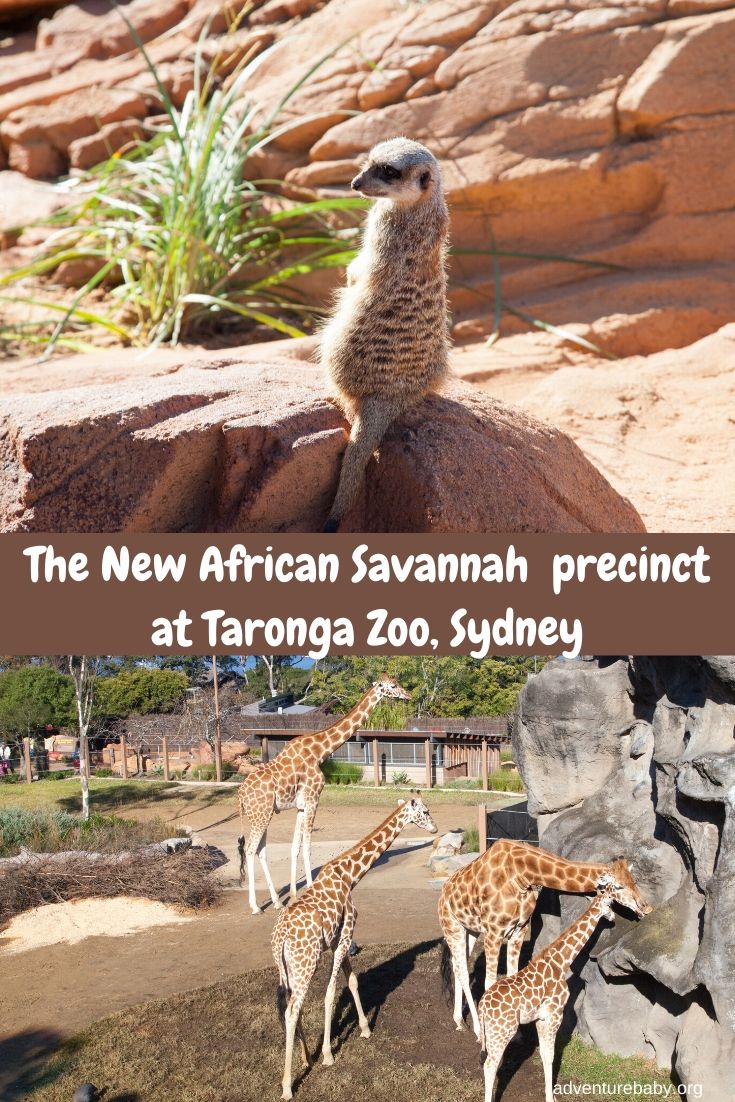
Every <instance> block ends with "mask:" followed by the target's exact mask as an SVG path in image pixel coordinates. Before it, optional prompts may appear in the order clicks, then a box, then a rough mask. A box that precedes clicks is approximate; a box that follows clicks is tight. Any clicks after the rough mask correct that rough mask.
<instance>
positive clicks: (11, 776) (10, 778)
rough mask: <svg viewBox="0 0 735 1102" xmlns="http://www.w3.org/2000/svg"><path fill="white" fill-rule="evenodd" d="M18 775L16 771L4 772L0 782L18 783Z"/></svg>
mask: <svg viewBox="0 0 735 1102" xmlns="http://www.w3.org/2000/svg"><path fill="white" fill-rule="evenodd" d="M19 783H20V777H19V776H18V774H17V773H6V774H5V776H1V777H0V784H19Z"/></svg>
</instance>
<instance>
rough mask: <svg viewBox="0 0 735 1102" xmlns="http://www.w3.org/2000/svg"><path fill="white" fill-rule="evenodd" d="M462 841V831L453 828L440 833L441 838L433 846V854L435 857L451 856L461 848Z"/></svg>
mask: <svg viewBox="0 0 735 1102" xmlns="http://www.w3.org/2000/svg"><path fill="white" fill-rule="evenodd" d="M463 842H464V831H463V830H455V831H450V832H449V833H448V834H442V836H441V838H440V839H439V840H438V841H437V843H436V845H435V846H434V856H436V857H451V856H453V855H454V854H456V853H459V851H460V850H461V848H462V843H463Z"/></svg>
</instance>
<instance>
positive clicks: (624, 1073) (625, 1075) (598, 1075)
mask: <svg viewBox="0 0 735 1102" xmlns="http://www.w3.org/2000/svg"><path fill="white" fill-rule="evenodd" d="M557 1078H558V1082H560V1083H564V1082H567V1081H569V1080H572V1081H573V1082H580V1083H644V1084H650V1083H664V1084H666V1085H668V1084H669V1083H671V1076H670V1075H669V1073H668V1072H666V1071H663V1070H662V1069H661V1068H658V1067H656V1065H655V1064H654V1062H653V1061H652V1060H646V1059H645V1057H643V1056H614V1055H611V1054H609V1053H606V1052H600V1050H599V1049H597V1048H593V1047H592V1045H586V1044H585V1043H584V1041H582V1040H580V1038H579V1037H577V1036H574V1037H570V1038H569V1039H568V1040H567V1041H566V1043H565V1044H564V1046H563V1049H562V1053H561V1062H560V1064H559V1072H558V1077H557Z"/></svg>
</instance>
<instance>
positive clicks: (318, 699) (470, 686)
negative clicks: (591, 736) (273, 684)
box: [307, 655, 543, 723]
mask: <svg viewBox="0 0 735 1102" xmlns="http://www.w3.org/2000/svg"><path fill="white" fill-rule="evenodd" d="M538 664H543V662H542V660H537V665H538ZM533 668H534V659H533V658H524V657H515V656H513V657H508V658H486V659H483V660H481V661H478V660H477V659H473V658H469V657H467V656H464V655H456V656H449V657H443V658H441V657H435V656H426V655H415V656H414V655H405V656H399V657H391V658H380V657H358V656H353V655H349V656H347V657H344V656H340V657H330V658H325V659H324V660H323V661H322V663H321V665H320V668H319V669H318V670H316V671H314V675H313V677H312V682H311V687H310V690H309V692H308V694H307V699H308V702H309V703H311V704H328V703H332V702H337V704H338V705H339V708H340V710H345V711H346V710H347V709H349V708H351V707H353V705H354V704H356V703H357V701H358V700H359V698H360V697H361V696H362V694H363V693H364V692H365V689H366V688H367V686H368V685H369V684H371V683H372V682H373V681H376V680H377V678H378V677H379V676H380V673H381V671H382V670H383V669H387V671H388V673H389V674H390V675H391V676H392V677H395V678H396V679H397V680H398V681H399V682H400V684H401V685H403V687H404V688H405V689H407V690H408V691H409V692H410V693H411V700H410V702H408V703H407V705H406V706H405V715H406V716H407V717H408V716H417V717H419V716H424V715H434V716H446V717H449V716H457V717H459V716H469V715H508V714H509V713H510V712H512V710H513V708H514V706H515V702H516V699H517V697H518V694H519V692H520V691H521V689H522V688H523V686H524V685H525V683H526V680H527V678H528V674H529V672H531V671H532V670H533ZM382 707H383V706H382V705H381V706H380V708H382ZM396 715H397V712H396V709H395V707H393V708H392V709H391V712H390V717H391V720H392V721H393V722H395V720H396ZM381 717H382V712H381V711H380V709H376V711H375V713H374V719H375V722H376V723H379V722H380V720H381Z"/></svg>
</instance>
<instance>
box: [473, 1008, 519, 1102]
mask: <svg viewBox="0 0 735 1102" xmlns="http://www.w3.org/2000/svg"><path fill="white" fill-rule="evenodd" d="M493 1009H495V1012H496V1013H497V1008H491V1007H490V1005H489V1004H488V1003H487V999H486V998H484V999H482V1000H480V1030H481V1037H480V1039H481V1041H482V1047H483V1049H484V1051H485V1063H484V1064H483V1068H482V1073H483V1076H484V1079H485V1102H492V1100H493V1090H494V1088H495V1077H496V1075H497V1074H498V1068H499V1067H500V1062H501V1060H502V1059H503V1053H504V1052H505V1050H506V1048H507V1047H508V1042H509V1041H510V1039H511V1037H512V1036H513V1034H514V1033H515V1030H516V1028H517V1025H518V1022H517V1019H516V1018H515V1016H514V1017H513V1020H512V1021H508V1020H505V1019H503V1020H498V1019H497V1018H496V1017H495V1016H494V1013H493Z"/></svg>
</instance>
